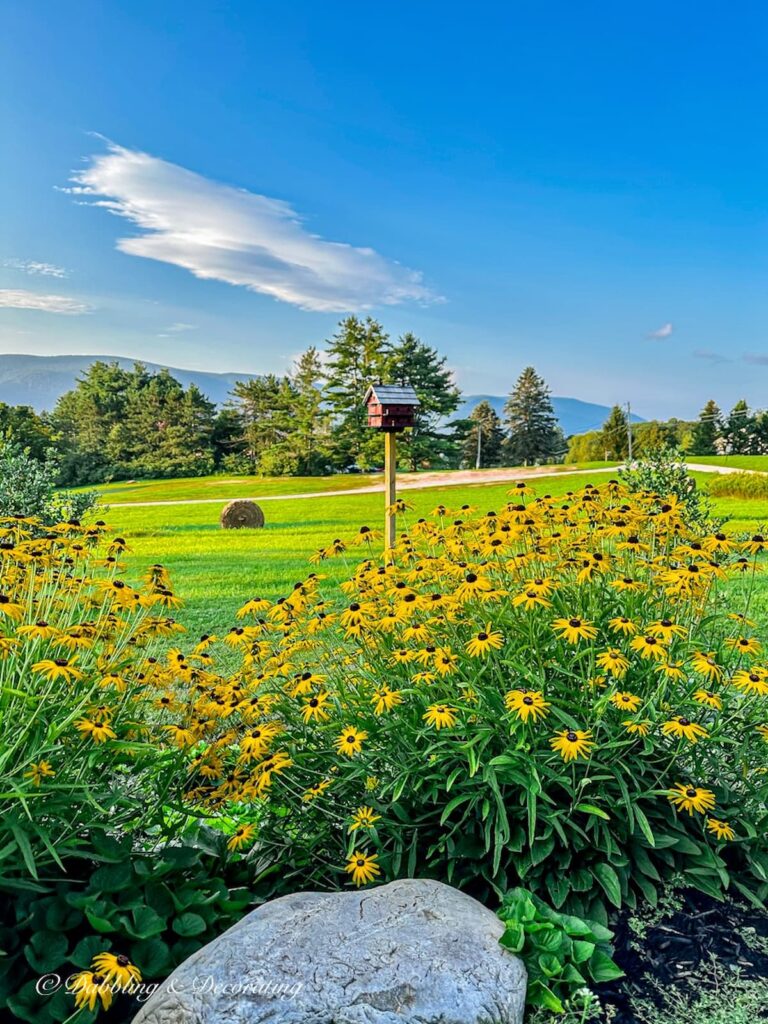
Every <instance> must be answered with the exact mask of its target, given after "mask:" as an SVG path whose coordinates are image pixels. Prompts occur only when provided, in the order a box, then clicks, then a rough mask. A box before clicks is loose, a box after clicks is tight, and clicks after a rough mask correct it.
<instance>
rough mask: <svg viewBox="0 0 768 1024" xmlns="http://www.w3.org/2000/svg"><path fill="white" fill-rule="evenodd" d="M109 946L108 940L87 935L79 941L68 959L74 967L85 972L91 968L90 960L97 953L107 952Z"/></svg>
mask: <svg viewBox="0 0 768 1024" xmlns="http://www.w3.org/2000/svg"><path fill="white" fill-rule="evenodd" d="M110 946H111V942H110V940H109V939H104V938H102V937H101V936H100V935H87V936H86V937H85V938H84V939H80V941H79V942H78V944H77V945H76V946H75V948H74V949H73V951H72V953H71V954H70V957H69V959H70V960H71V962H72V963H73V964H74V965H75V967H82V968H83V970H85V969H86V968H87V967H90V966H91V960H93V958H94V956H95V955H96V954H97V953H102V952H104V951H105V950H108V949H109V947H110Z"/></svg>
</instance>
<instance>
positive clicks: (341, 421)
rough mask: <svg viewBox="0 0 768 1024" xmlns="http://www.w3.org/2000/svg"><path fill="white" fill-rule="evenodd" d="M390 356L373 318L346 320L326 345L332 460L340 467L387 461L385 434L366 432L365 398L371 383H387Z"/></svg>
mask: <svg viewBox="0 0 768 1024" xmlns="http://www.w3.org/2000/svg"><path fill="white" fill-rule="evenodd" d="M389 354H390V347H389V339H388V336H387V334H386V333H385V331H384V328H383V327H382V326H381V324H380V323H378V321H376V320H373V319H372V318H371V317H366V319H365V320H361V319H359V318H358V317H356V316H349V317H347V318H346V319H345V320H342V321H341V323H340V324H339V329H338V331H337V332H336V334H335V335H334V336H333V338H331V340H330V341H329V342H328V361H327V364H326V373H325V388H324V390H323V398H324V400H325V402H326V403H327V406H328V408H329V410H330V413H331V455H332V458H333V462H334V464H335V465H336V466H337V467H339V468H342V469H343V468H346V467H347V466H351V465H354V464H355V463H358V462H362V463H365V464H367V465H376V464H378V463H380V462H381V461H382V460H383V450H384V442H383V440H382V435H381V434H380V433H379V432H377V431H376V432H375V431H371V430H369V429H368V414H367V412H366V409H365V406H364V404H363V399H364V398H365V392H366V391H367V389H368V387H369V385H370V384H376V383H378V382H380V381H382V382H383V381H385V380H386V377H387V370H388V363H389Z"/></svg>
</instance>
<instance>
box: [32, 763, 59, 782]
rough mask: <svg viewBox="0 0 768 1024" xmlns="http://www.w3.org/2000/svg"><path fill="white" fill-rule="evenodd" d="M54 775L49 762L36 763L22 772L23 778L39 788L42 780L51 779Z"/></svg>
mask: <svg viewBox="0 0 768 1024" xmlns="http://www.w3.org/2000/svg"><path fill="white" fill-rule="evenodd" d="M55 774H56V772H55V771H54V770H53V766H52V765H51V762H50V761H38V762H37V764H33V765H32V767H31V768H30V769H29V771H26V772H24V778H25V779H31V780H32V784H33V785H34V786H39V785H40V784H41V783H42V781H43V779H52V778H53V776H54V775H55Z"/></svg>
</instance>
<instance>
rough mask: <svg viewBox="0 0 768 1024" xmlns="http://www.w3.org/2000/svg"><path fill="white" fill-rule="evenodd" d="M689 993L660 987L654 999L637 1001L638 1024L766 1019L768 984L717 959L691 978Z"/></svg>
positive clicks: (748, 1023)
mask: <svg viewBox="0 0 768 1024" xmlns="http://www.w3.org/2000/svg"><path fill="white" fill-rule="evenodd" d="M689 980H690V992H688V993H683V992H680V991H679V990H677V989H671V990H670V989H666V988H662V987H661V986H658V991H657V995H656V998H655V999H637V1000H634V1001H633V1004H632V1008H633V1012H634V1013H635V1019H636V1020H637V1021H638V1024H754V1022H755V1021H760V1020H765V1007H766V1004H767V1003H768V981H766V980H765V979H763V978H758V979H747V978H745V977H743V976H742V972H741V969H740V968H739V967H738V966H737V967H735V968H734V967H732V966H731V965H730V964H724V963H721V962H720V961H718V960H716V959H715V958H714V957H713V958H712V960H711V961H710V962H709V963H708V964H706V965H705V966H704V967H703V968H699V969H698V970H697V971H696V972H695V974H694V975H693V977H691V978H690V979H689Z"/></svg>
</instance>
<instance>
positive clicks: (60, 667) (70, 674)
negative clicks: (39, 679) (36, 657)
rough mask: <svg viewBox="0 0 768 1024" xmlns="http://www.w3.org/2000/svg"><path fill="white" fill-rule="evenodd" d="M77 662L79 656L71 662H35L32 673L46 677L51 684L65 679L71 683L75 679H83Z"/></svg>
mask: <svg viewBox="0 0 768 1024" xmlns="http://www.w3.org/2000/svg"><path fill="white" fill-rule="evenodd" d="M75 661H77V656H75V657H74V658H70V659H69V660H67V658H44V659H43V660H42V661H37V662H35V664H34V665H33V666H32V671H33V672H39V673H40V675H41V676H45V678H46V679H49V680H51V682H54V681H55V680H57V679H65V680H66V681H67V682H68V683H71V682H72V681H73V680H75V679H82V678H83V673H82V672H81V671H80V670H79V669H78V668H76V666H75Z"/></svg>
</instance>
